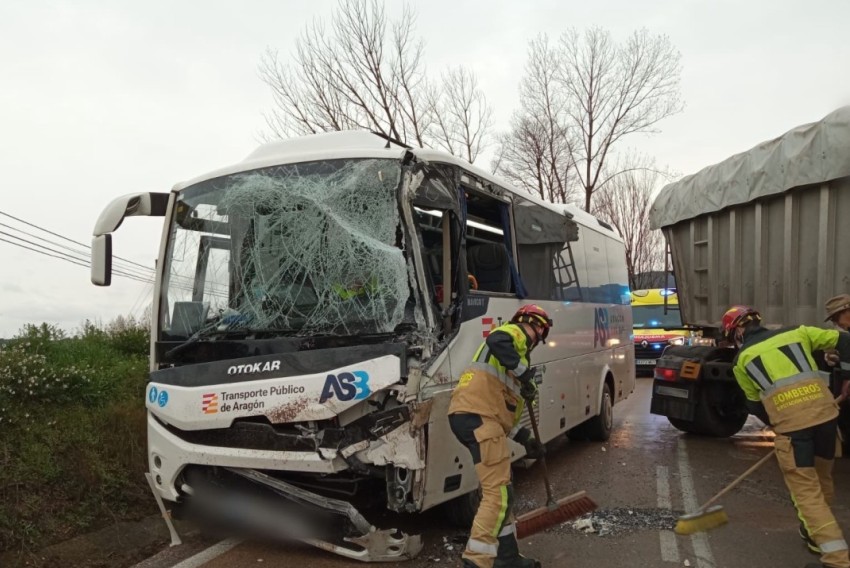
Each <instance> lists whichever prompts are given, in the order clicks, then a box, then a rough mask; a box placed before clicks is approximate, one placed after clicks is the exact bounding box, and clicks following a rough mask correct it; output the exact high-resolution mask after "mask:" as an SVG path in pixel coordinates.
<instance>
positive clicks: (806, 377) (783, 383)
mask: <svg viewBox="0 0 850 568" xmlns="http://www.w3.org/2000/svg"><path fill="white" fill-rule="evenodd" d="M812 379H820V380H823V377H821V376H820V374H819V373H818V372H816V371H814V372H813V371H806V372H805V373H797V374H796V375H791V376H790V377H785V378H784V379H779V380H778V381H776V382H775V383H773V384H772V385H771V386H770V388H767V389H764V394H768V393H771V392H773V391H775V390H778V389H783V388H785V387H787V386H788V385H793V384H794V383H799V382H801V381H810V380H812Z"/></svg>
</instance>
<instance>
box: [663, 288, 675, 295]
mask: <svg viewBox="0 0 850 568" xmlns="http://www.w3.org/2000/svg"><path fill="white" fill-rule="evenodd" d="M675 293H676V289H675V288H663V289H662V290H661V292H660V294H661V295H662V296H672V295H674V294H675Z"/></svg>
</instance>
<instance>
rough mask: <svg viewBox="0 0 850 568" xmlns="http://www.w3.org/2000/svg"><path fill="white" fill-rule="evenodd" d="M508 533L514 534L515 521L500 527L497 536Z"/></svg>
mask: <svg viewBox="0 0 850 568" xmlns="http://www.w3.org/2000/svg"><path fill="white" fill-rule="evenodd" d="M509 534H516V523H511V524H509V525H505V528H503V529H502V532H500V533H499V536H500V537H503V536H508V535H509Z"/></svg>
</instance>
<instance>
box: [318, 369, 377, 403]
mask: <svg viewBox="0 0 850 568" xmlns="http://www.w3.org/2000/svg"><path fill="white" fill-rule="evenodd" d="M370 394H372V391H371V390H369V373H367V372H366V371H352V372H351V373H348V372H344V373H339V374H338V375H328V378H326V379H325V386H324V388H323V389H322V395H321V396H320V397H319V403H323V402H326V401H328V400H330V399H332V398H334V397H336V398H337V399H339V400H341V401H343V402H346V401H349V400H362V399H364V398H366V397H367V396H369V395H370Z"/></svg>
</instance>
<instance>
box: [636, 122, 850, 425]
mask: <svg viewBox="0 0 850 568" xmlns="http://www.w3.org/2000/svg"><path fill="white" fill-rule="evenodd" d="M848 219H850V107H843V108H840V109H838V110H836V111H834V112H832V113H830V114H829V115H827V116H826V117H825V118H823V119H822V120H820V121H818V122H815V123H812V124H806V125H803V126H799V127H797V128H794V129H792V130H790V131H788V132H786V133H785V134H783V135H781V136H779V137H777V138H774V139H773V140H769V141H767V142H763V143H761V144H759V145H758V146H756V147H754V148H752V149H750V150H748V151H746V152H743V153H740V154H736V155H734V156H732V157H730V158H727V159H726V160H724V161H722V162H720V163H718V164H715V165H712V166H709V167H706V168H704V169H703V170H701V171H699V172H697V173H696V174H693V175H690V176H687V177H684V178H683V179H681V180H679V181H677V182H674V183H671V184H669V185H667V186H665V187H664V188H663V189H662V190H661V192H660V193H659V195H658V197H657V198H656V199H655V202H654V203H653V205H652V209H651V213H650V223H651V226H652V228H653V229H661V230H662V231H663V233H664V237H665V239H666V242H667V247H668V248H667V254H668V255H669V259H670V261H672V268H673V270H674V272H675V276H676V282H677V292H678V299H679V309H680V311H681V315H682V321H683V322H684V323H685V324H686V325H689V326H692V327H694V328H697V329H701V330H702V335H703V336H705V337H711V336H713V337H715V338H716V339H720V337H719V328H720V319H721V317H722V315H723V313H724V312H725V310H726V309H728V307H729V306H731V305H734V304H745V305H751V306H754V307H755V308H756V309H758V310H759V311H760V312H761V314H762V317H763V321H764V323H765V324H766V325H767V327H789V326H799V325H815V326H823V325H824V303H825V301H826V300H827V299H828V298H830V297H831V296H834V295H836V294H840V293H846V292H848V291H850V254H847V252H846V251H845V250H844V246H843V245H844V243H847V242H850V223H848ZM735 354H736V350H735V349H734V348H732V347H722V346H718V345H714V346H708V345H681V346H670V347H668V348H667V349H666V350H665V352H664V354H663V356H662V357H661V358H660V359H659V360H658V363H657V365H656V368H655V372H654V384H653V391H652V404H651V412H652V413H654V414H659V415H663V416H666V417H667V418H668V419H669V420H670V423H671V424H672V425H673V426H675V427H676V428H678V429H680V430H683V431H686V432H691V433H695V434H704V435H710V436H731V435H733V434H735V433H736V432H738V431H739V430H740V429H741V427H742V426H743V425H744V422H745V421H746V419H747V416H748V414H747V410H746V407H745V402H744V397H743V393H742V392H741V391H740V389H739V388H738V386H737V384H736V382H735V378H734V376H733V374H732V361H733V360H734V357H735Z"/></svg>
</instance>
